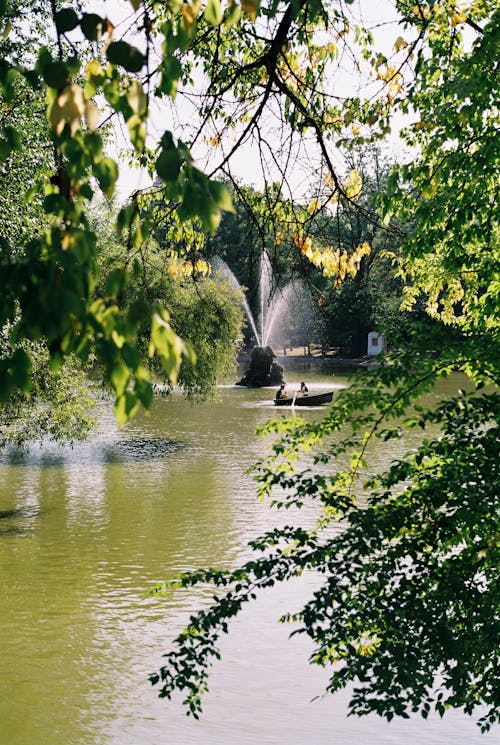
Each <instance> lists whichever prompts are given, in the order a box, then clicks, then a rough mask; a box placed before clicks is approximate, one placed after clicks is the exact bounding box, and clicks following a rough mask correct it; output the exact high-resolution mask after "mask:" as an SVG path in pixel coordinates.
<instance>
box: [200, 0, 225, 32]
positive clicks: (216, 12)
mask: <svg viewBox="0 0 500 745" xmlns="http://www.w3.org/2000/svg"><path fill="white" fill-rule="evenodd" d="M203 15H204V17H205V20H206V21H208V23H210V24H211V25H212V26H219V25H220V24H221V23H222V8H221V5H220V2H219V0H207V5H206V7H205V13H204V14H203Z"/></svg>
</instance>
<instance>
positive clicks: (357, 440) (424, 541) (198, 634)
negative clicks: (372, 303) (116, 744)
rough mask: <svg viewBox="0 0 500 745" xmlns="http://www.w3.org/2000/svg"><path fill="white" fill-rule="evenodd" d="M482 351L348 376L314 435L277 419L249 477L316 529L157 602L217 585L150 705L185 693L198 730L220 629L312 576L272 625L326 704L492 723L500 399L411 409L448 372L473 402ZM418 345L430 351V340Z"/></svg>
mask: <svg viewBox="0 0 500 745" xmlns="http://www.w3.org/2000/svg"><path fill="white" fill-rule="evenodd" d="M420 331H421V333H423V329H422V330H420ZM484 341H485V340H484V339H476V340H475V342H474V343H473V344H470V345H467V346H465V345H464V343H463V340H457V341H456V342H455V343H454V344H450V345H449V347H448V348H447V349H446V350H445V352H444V353H443V354H442V355H440V356H439V357H438V358H437V359H433V358H432V357H430V356H429V355H428V353H426V352H422V351H420V352H418V347H411V346H410V347H409V348H408V350H407V351H406V352H405V353H404V354H400V355H398V356H396V355H394V356H393V357H392V358H391V359H390V360H389V363H388V364H384V365H383V366H382V367H381V368H380V369H379V370H377V371H374V372H371V373H368V374H367V375H366V376H358V378H357V379H356V382H355V383H353V384H352V385H351V386H350V387H349V388H348V389H346V390H344V391H341V392H340V393H339V395H338V396H337V398H336V400H335V401H334V404H333V406H332V410H331V412H330V413H329V414H328V415H327V416H326V417H325V419H324V420H323V421H322V422H321V423H320V424H307V423H306V422H304V421H297V420H295V419H292V420H290V419H283V420H281V421H275V422H270V423H269V424H268V425H267V426H266V427H264V428H263V430H262V432H263V433H264V434H270V433H277V432H278V433H280V435H281V436H280V438H279V439H278V440H277V441H276V442H275V443H274V444H273V448H272V449H273V456H272V457H271V458H270V459H266V458H264V459H263V460H262V461H261V462H260V463H259V464H258V467H257V472H256V477H257V480H258V482H259V490H260V493H261V495H270V494H271V493H274V490H276V489H277V488H278V487H279V490H278V493H277V495H275V496H274V497H273V499H272V504H273V505H274V506H276V507H278V508H289V507H291V506H296V507H300V506H301V505H302V504H304V503H307V502H310V501H311V500H314V501H316V502H317V504H318V507H319V508H321V509H320V516H319V518H318V520H317V523H316V525H315V527H314V528H313V529H312V530H311V529H309V530H305V529H303V528H301V527H292V526H288V527H285V528H282V529H281V528H280V529H275V530H271V531H269V532H268V533H266V534H264V535H263V536H261V537H260V538H259V539H257V540H255V541H252V542H251V543H250V546H251V547H252V548H253V549H254V551H255V556H254V557H253V558H252V559H251V560H250V561H248V562H246V563H245V564H243V565H242V566H240V567H238V568H236V569H234V570H228V571H225V570H220V571H219V570H214V569H202V570H199V571H193V572H186V573H184V574H182V575H181V576H180V577H178V578H176V579H174V580H172V581H170V582H167V583H165V585H163V586H161V587H159V588H157V589H156V590H154V591H153V593H154V594H157V595H165V594H166V593H167V592H168V591H169V590H170V589H171V588H176V587H186V586H191V585H195V584H199V583H203V584H205V583H213V584H214V585H215V586H216V587H217V588H219V591H220V592H222V594H220V592H218V593H217V600H216V602H215V603H214V604H213V605H212V606H211V607H210V608H209V609H208V610H207V609H206V610H203V611H199V612H197V613H196V614H194V615H192V616H191V618H190V621H189V624H188V626H187V628H186V629H185V630H184V631H183V632H182V634H181V635H180V636H179V637H178V638H177V640H176V643H177V645H178V649H176V650H174V651H171V652H169V653H167V655H166V657H167V660H166V664H165V666H163V667H162V668H161V670H160V672H159V673H158V674H154V675H152V676H151V680H152V682H153V683H160V684H161V690H160V696H167V697H170V696H171V695H172V693H173V691H174V690H176V689H179V690H181V691H184V692H185V694H186V705H187V706H188V707H189V709H190V711H191V713H192V714H194V715H195V716H198V714H199V713H200V711H201V694H202V693H203V692H204V691H205V690H206V689H207V679H208V670H209V667H210V666H211V663H212V660H213V659H215V658H218V657H219V650H218V639H219V637H220V635H221V634H222V633H224V632H226V631H227V628H228V622H229V621H230V619H231V618H232V617H234V616H235V615H236V614H237V613H238V612H239V611H240V610H241V608H242V606H243V605H244V604H245V603H246V602H248V601H250V600H252V599H255V597H256V595H257V594H258V591H259V590H260V589H263V588H268V587H271V586H273V585H274V584H275V583H277V582H281V581H285V580H287V579H289V578H292V577H295V576H298V575H300V574H302V573H303V572H304V570H306V569H308V570H313V571H315V572H317V573H318V574H319V577H320V587H319V589H317V590H316V591H315V592H314V594H313V596H312V597H311V599H310V600H309V602H308V603H307V604H306V605H305V606H304V607H303V608H302V609H301V610H299V611H297V612H295V613H291V614H287V615H285V616H284V617H283V618H282V619H281V620H282V621H284V622H293V623H294V624H295V625H296V628H295V630H294V631H293V633H306V634H307V635H308V636H309V637H310V638H311V640H312V642H313V644H314V650H313V652H312V654H311V658H310V659H311V662H313V663H315V664H319V665H321V666H325V667H328V668H330V669H331V675H330V681H329V683H328V686H327V688H328V690H329V691H330V692H335V691H337V690H339V689H340V688H343V687H344V686H345V685H346V684H347V683H349V682H354V683H355V687H354V690H353V694H352V698H351V702H350V710H351V711H352V712H353V713H356V714H366V713H369V712H370V711H375V712H377V713H378V714H380V715H383V716H385V717H387V718H388V719H391V718H392V717H393V716H403V717H407V716H408V715H409V714H410V713H411V712H420V713H421V714H422V716H424V717H427V715H428V713H429V711H430V709H431V707H434V708H435V709H436V710H437V711H438V712H439V713H440V714H441V715H442V714H443V713H444V711H445V710H446V709H447V708H450V707H460V708H462V707H463V708H464V710H465V711H466V712H467V713H469V714H472V713H475V710H476V708H479V712H480V719H479V723H480V724H481V726H482V728H483V729H488V728H489V727H490V726H491V725H492V724H493V723H494V722H495V721H496V720H497V718H498V691H497V689H496V680H497V674H496V673H497V672H498V671H497V667H496V666H497V658H496V650H495V648H496V642H495V638H496V631H495V629H496V620H495V616H494V613H492V609H493V608H495V607H496V606H497V604H498V597H499V588H498V574H497V563H498V546H497V544H496V541H497V535H498V515H497V514H496V509H497V504H496V497H497V489H498V477H499V472H498V459H497V452H498V436H499V426H498V421H497V416H498V410H499V404H500V398H499V396H498V394H497V393H496V392H495V391H492V390H488V389H484V388H483V389H482V390H480V391H472V392H464V391H459V392H458V393H457V395H456V396H454V397H453V398H451V399H449V400H445V401H442V402H439V403H438V405H437V406H436V407H435V408H434V409H428V408H427V407H424V406H422V405H417V403H418V400H419V396H422V394H424V393H426V392H427V391H429V390H430V389H431V388H432V385H433V383H434V382H435V381H436V380H437V379H439V378H440V377H443V376H445V375H447V374H449V373H450V372H451V371H452V370H456V369H457V368H459V369H468V370H470V371H471V372H473V375H474V378H476V379H477V381H478V385H479V388H481V385H483V384H484V382H486V381H489V380H490V379H491V376H492V375H493V374H496V375H497V374H498V363H499V359H498V357H497V358H496V359H491V360H490V361H489V363H488V365H482V364H478V363H477V362H476V360H475V359H474V357H472V359H471V358H469V355H472V354H473V353H474V352H476V353H478V352H480V351H482V350H483V343H484ZM425 342H426V345H429V346H433V345H436V344H437V343H438V342H441V335H436V334H435V331H434V336H432V335H430V336H428V337H427V338H426V339H425ZM412 369H413V372H410V370H412ZM415 402H417V403H415ZM403 427H412V428H413V427H420V428H422V430H423V433H424V435H425V438H424V439H423V441H422V443H421V445H420V446H419V447H418V448H416V449H414V450H412V451H410V452H408V453H406V454H405V455H403V457H401V458H399V459H397V460H396V461H395V462H394V463H393V464H392V465H391V467H390V468H389V469H388V471H386V472H385V473H380V474H373V475H372V476H371V477H370V478H369V479H368V480H366V482H365V483H362V478H363V477H362V474H363V472H364V468H366V465H367V464H366V463H365V451H366V446H367V442H368V439H370V438H376V439H377V440H378V441H380V447H383V443H384V442H386V441H388V440H393V439H395V438H399V437H400V436H401V429H402V428H403ZM436 427H439V428H440V432H439V433H438V432H437V431H436ZM339 435H340V436H339ZM311 448H313V449H314V453H315V454H314V466H313V467H305V468H304V467H303V465H302V464H301V458H300V455H301V453H302V452H304V451H306V452H307V451H308V450H310V449H311ZM346 464H347V465H346ZM332 521H334V522H335V523H336V524H338V523H340V524H341V525H342V526H343V528H342V530H341V531H340V532H338V531H337V530H335V531H332ZM297 624H298V626H297Z"/></svg>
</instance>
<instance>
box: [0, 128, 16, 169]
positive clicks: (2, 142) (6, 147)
mask: <svg viewBox="0 0 500 745" xmlns="http://www.w3.org/2000/svg"><path fill="white" fill-rule="evenodd" d="M2 135H3V136H2V137H0V163H1V162H2V161H4V160H5V159H6V158H8V157H9V155H10V154H11V152H12V151H13V150H16V149H17V148H18V147H19V145H20V144H21V137H20V135H19V132H18V131H17V129H15V128H14V127H13V126H12V125H11V124H7V125H6V126H5V127H4V128H3V130H2Z"/></svg>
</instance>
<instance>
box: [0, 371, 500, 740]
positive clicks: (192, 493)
mask: <svg viewBox="0 0 500 745" xmlns="http://www.w3.org/2000/svg"><path fill="white" fill-rule="evenodd" d="M303 375H307V377H306V380H307V383H308V385H309V387H310V389H311V392H313V391H316V390H318V391H319V390H325V389H326V390H328V389H336V388H340V387H342V386H343V385H345V379H344V378H342V377H341V376H334V377H332V375H331V374H326V373H322V372H314V373H313V372H312V371H308V372H307V373H304V374H303V373H301V372H300V371H299V370H297V371H296V372H295V373H293V372H290V373H287V380H288V381H289V382H292V383H293V382H295V381H299V380H301V379H302V378H303ZM460 382H461V381H459V380H450V381H447V382H443V383H442V384H441V387H440V389H439V390H438V391H437V392H436V393H435V394H433V395H436V396H438V395H445V394H446V393H448V392H451V390H453V389H455V388H456V386H457V385H458V384H459V383H460ZM273 394H274V390H273V389H256V390H255V389H254V390H247V389H244V388H238V387H234V386H232V385H228V386H223V387H221V388H220V399H219V400H218V401H216V402H215V403H211V404H203V405H196V406H192V405H190V404H189V403H187V402H186V401H185V400H184V399H183V398H182V397H181V396H180V395H178V394H174V395H173V396H172V397H171V398H161V397H160V398H158V399H157V400H156V401H155V405H154V408H153V411H152V413H151V415H150V416H144V415H142V416H139V417H138V418H137V419H135V420H134V421H133V422H131V423H130V424H129V425H128V426H127V427H126V428H125V429H124V430H122V431H119V430H118V428H117V427H116V425H115V423H114V421H113V419H112V415H111V413H110V411H108V410H107V409H106V410H104V411H103V413H102V418H101V422H100V427H99V431H98V432H97V433H96V435H95V437H93V439H92V441H90V442H88V443H83V444H76V445H75V446H74V447H73V448H71V447H69V446H67V447H59V446H56V445H50V444H49V445H45V446H44V447H40V446H38V445H37V446H34V447H33V448H32V449H30V450H28V451H26V452H24V453H22V452H19V451H16V450H8V451H6V452H4V453H3V454H2V455H1V456H0V593H1V594H0V598H1V600H0V603H1V606H0V607H1V611H2V623H1V624H0V649H1V656H0V743H2V745H45V744H47V745H63V744H64V745H69V744H71V745H77V744H80V743H81V744H82V745H83V744H84V745H162V744H163V743H169V745H172V744H173V745H186V744H189V743H203V745H216V744H217V745H229V744H232V743H239V744H240V745H243V744H246V743H248V744H250V743H252V744H253V743H287V744H288V745H302V744H304V745H306V744H310V743H312V744H313V745H316V744H317V745H323V744H325V745H326V744H331V745H333V744H335V745H344V744H347V743H354V742H355V743H357V745H364V744H366V745H387V744H390V743H394V744H396V743H398V745H401V743H403V744H404V745H406V744H408V745H413V744H414V745H417V744H418V745H439V744H441V743H442V744H443V745H444V744H445V743H446V745H452V744H456V745H461V744H462V743H463V744H464V745H465V743H467V744H468V745H469V744H470V745H474V744H476V743H477V744H479V743H487V744H488V745H489V744H490V743H492V742H500V740H499V739H498V737H497V734H496V733H495V734H489V735H486V736H485V735H483V736H482V735H481V734H480V732H479V728H478V727H477V726H476V725H475V724H474V723H473V722H472V721H471V720H470V719H469V718H468V717H466V716H464V715H462V714H461V713H459V712H453V713H450V714H448V715H446V716H445V718H444V719H443V720H441V719H440V718H439V717H431V718H430V719H429V720H427V721H424V720H423V719H421V718H420V717H415V718H414V719H411V720H409V721H403V720H401V721H392V722H391V723H389V724H388V723H387V722H385V721H384V720H380V719H379V718H378V717H376V716H370V717H365V718H362V719H358V718H354V717H349V718H347V716H346V703H347V694H341V695H336V696H335V697H332V696H325V697H322V696H321V694H322V691H323V688H324V685H325V681H326V677H327V675H326V673H325V671H322V670H319V669H316V668H313V667H311V666H309V665H308V663H307V657H308V654H309V652H310V648H309V645H308V643H307V640H304V639H300V638H297V637H294V638H293V639H292V640H289V639H288V634H289V632H290V628H289V627H285V626H281V625H280V624H278V623H276V619H277V618H278V617H279V615H280V614H281V613H282V612H284V611H285V610H295V609H298V608H299V607H300V602H301V600H304V599H305V598H306V597H307V595H308V593H310V592H311V590H312V589H313V588H314V585H315V582H316V579H315V578H314V577H313V576H305V577H303V578H301V579H300V580H297V581H296V582H294V583H290V584H288V585H287V586H286V587H283V588H280V589H278V591H273V590H271V591H269V592H268V593H267V594H264V595H262V597H261V598H259V600H258V601H257V602H256V603H255V604H254V605H253V606H252V607H249V608H247V609H246V610H245V611H244V612H243V613H242V615H241V617H240V618H239V619H237V620H236V621H235V622H234V623H233V625H232V628H231V633H230V634H229V635H228V637H227V638H226V639H224V643H223V659H222V661H221V662H220V663H218V664H217V665H216V666H215V667H214V669H213V675H212V678H211V683H210V692H209V694H208V695H207V696H206V698H205V701H204V716H203V718H202V719H201V720H200V721H198V722H196V721H194V720H192V719H191V718H188V717H186V716H185V714H184V711H183V709H182V707H181V705H180V702H179V701H174V702H168V701H162V700H159V699H158V698H157V695H156V689H155V688H152V687H151V685H150V684H149V682H148V675H149V673H151V672H154V671H155V670H157V669H158V668H159V667H160V665H161V663H162V653H163V652H165V651H166V650H167V649H168V648H169V644H170V641H171V639H172V638H173V636H174V635H175V634H176V632H178V631H180V629H181V628H182V627H183V626H184V625H185V623H186V620H187V618H188V616H189V614H190V612H191V611H192V610H194V609H196V608H197V607H199V605H200V603H203V602H206V598H205V597H204V595H205V593H204V591H203V590H200V591H196V592H195V591H193V590H189V591H187V590H182V591H176V592H172V594H171V595H170V596H169V597H167V598H165V599H161V600H153V599H144V597H143V596H144V592H145V591H146V590H147V589H148V588H149V587H151V586H152V585H153V584H155V583H158V582H161V581H162V580H163V579H165V578H171V577H172V576H173V575H175V574H176V573H177V572H179V571H180V570H184V569H188V568H194V567H197V566H200V565H211V566H231V565H234V564H235V563H236V562H237V561H239V560H241V558H245V557H246V556H248V555H249V549H248V548H247V546H246V543H247V541H248V540H250V539H251V538H252V537H255V536H256V535H258V534H260V533H261V532H263V531H264V530H266V529H268V528H270V527H271V526H273V525H276V524H284V523H289V522H290V521H291V520H293V519H295V518H294V516H293V515H290V513H288V512H287V513H286V514H281V513H279V512H276V511H271V510H270V509H269V507H268V506H267V505H266V504H262V503H260V502H259V501H258V500H257V498H256V493H255V484H254V483H253V481H252V479H251V476H249V475H248V474H247V473H246V469H247V468H248V467H249V466H251V464H252V463H253V462H254V461H255V460H256V458H257V457H259V456H260V455H261V454H262V452H263V449H264V447H265V443H264V441H263V440H262V439H260V438H257V437H256V436H255V434H254V430H255V427H256V426H257V425H259V424H261V423H263V422H264V421H266V419H268V418H269V417H271V416H274V415H277V414H278V412H277V411H276V410H275V409H274V407H273V406H272V403H271V401H270V399H271V398H272V396H273ZM282 414H283V412H282V411H280V412H279V415H282ZM300 414H301V416H304V417H306V418H312V419H314V418H318V417H320V416H321V415H322V411H321V410H307V409H306V410H302V409H301V412H300ZM283 415H285V416H290V415H291V413H289V412H288V413H287V412H285V413H284V414H283ZM412 436H413V437H415V436H416V435H415V434H413V435H412ZM408 444H411V442H410V443H408V441H407V442H406V446H407V445H408ZM391 447H393V448H394V445H392V446H391ZM400 447H401V446H400ZM395 454H396V453H395V451H394V450H390V449H389V448H388V449H387V450H386V451H384V452H381V451H377V452H374V453H372V456H373V459H374V460H375V461H376V462H377V465H378V466H380V465H383V464H384V463H387V462H388V461H389V460H390V459H391V458H393V457H394V455H395ZM313 519H314V512H313V511H312V509H311V508H306V510H305V512H304V520H305V521H306V522H307V521H309V520H311V521H312V520H313ZM317 696H319V698H317V699H316V700H314V701H312V699H313V698H315V697H317Z"/></svg>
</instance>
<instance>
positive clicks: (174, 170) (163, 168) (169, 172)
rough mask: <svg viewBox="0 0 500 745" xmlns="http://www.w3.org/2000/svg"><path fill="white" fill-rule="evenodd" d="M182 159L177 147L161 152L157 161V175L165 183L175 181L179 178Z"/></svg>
mask: <svg viewBox="0 0 500 745" xmlns="http://www.w3.org/2000/svg"><path fill="white" fill-rule="evenodd" d="M181 166H182V158H181V156H180V155H179V151H178V150H177V148H176V147H173V146H172V147H169V148H167V149H163V150H162V151H161V152H160V155H159V156H158V158H157V160H156V164H155V167H156V173H157V174H158V176H159V177H160V178H161V179H163V181H175V180H176V179H177V177H178V176H179V173H180V170H181Z"/></svg>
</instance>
